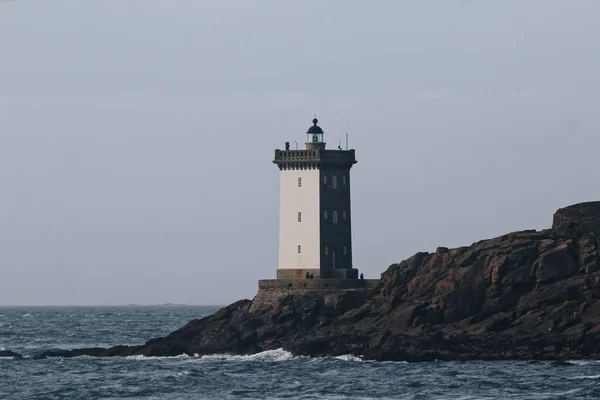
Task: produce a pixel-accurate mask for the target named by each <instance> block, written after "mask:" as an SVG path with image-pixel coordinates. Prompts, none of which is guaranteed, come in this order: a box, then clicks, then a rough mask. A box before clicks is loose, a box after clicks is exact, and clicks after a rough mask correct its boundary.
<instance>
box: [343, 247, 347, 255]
mask: <svg viewBox="0 0 600 400" xmlns="http://www.w3.org/2000/svg"><path fill="white" fill-rule="evenodd" d="M344 255H345V256H347V255H348V248H347V247H346V246H344Z"/></svg>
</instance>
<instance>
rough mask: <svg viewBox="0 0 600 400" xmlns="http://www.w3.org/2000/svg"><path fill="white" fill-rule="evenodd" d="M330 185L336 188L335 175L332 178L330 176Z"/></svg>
mask: <svg viewBox="0 0 600 400" xmlns="http://www.w3.org/2000/svg"><path fill="white" fill-rule="evenodd" d="M331 185H332V186H333V188H334V189H336V188H337V176H334V177H333V178H331Z"/></svg>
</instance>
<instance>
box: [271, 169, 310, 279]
mask: <svg viewBox="0 0 600 400" xmlns="http://www.w3.org/2000/svg"><path fill="white" fill-rule="evenodd" d="M319 176H320V175H319V170H318V169H300V170H298V169H293V170H281V171H280V181H279V210H280V211H279V269H318V268H319V266H320V225H319V217H320V215H319V214H320V207H319V186H320V185H319ZM298 178H301V186H300V187H298ZM298 213H302V214H301V215H302V220H301V221H300V222H298ZM298 246H301V250H300V253H298Z"/></svg>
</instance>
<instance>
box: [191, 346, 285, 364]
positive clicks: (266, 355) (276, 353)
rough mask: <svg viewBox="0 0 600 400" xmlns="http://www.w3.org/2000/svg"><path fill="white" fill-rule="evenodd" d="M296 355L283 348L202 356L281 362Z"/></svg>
mask: <svg viewBox="0 0 600 400" xmlns="http://www.w3.org/2000/svg"><path fill="white" fill-rule="evenodd" d="M294 358H297V357H295V356H294V355H293V354H292V353H290V352H289V351H285V350H283V349H276V350H265V351H261V352H260V353H256V354H250V355H246V356H240V355H234V354H210V355H206V356H202V357H200V360H202V361H250V362H281V361H288V360H292V359H294Z"/></svg>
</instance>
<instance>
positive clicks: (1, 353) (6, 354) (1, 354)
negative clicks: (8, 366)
mask: <svg viewBox="0 0 600 400" xmlns="http://www.w3.org/2000/svg"><path fill="white" fill-rule="evenodd" d="M0 358H14V359H21V358H23V357H22V356H21V355H20V354H19V353H15V352H14V351H10V350H0Z"/></svg>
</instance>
